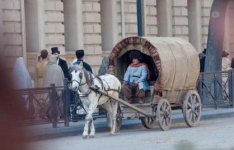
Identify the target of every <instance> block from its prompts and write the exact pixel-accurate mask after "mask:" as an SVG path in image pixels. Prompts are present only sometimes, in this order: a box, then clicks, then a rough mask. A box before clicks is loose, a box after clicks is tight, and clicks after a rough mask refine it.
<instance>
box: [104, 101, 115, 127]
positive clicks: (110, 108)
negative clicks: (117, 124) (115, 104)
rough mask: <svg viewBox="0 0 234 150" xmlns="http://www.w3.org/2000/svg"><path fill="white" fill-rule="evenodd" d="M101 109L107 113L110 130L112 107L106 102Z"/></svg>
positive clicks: (109, 102)
mask: <svg viewBox="0 0 234 150" xmlns="http://www.w3.org/2000/svg"><path fill="white" fill-rule="evenodd" d="M103 108H104V109H105V110H106V111H107V124H108V127H109V128H110V129H112V124H113V122H112V116H113V115H112V106H111V101H110V100H108V101H107V102H106V103H105V104H103Z"/></svg>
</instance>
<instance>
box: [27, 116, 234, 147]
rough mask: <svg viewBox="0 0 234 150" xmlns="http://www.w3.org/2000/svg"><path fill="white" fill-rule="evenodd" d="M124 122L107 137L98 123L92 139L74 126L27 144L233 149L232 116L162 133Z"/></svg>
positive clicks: (104, 126)
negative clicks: (72, 129)
mask: <svg viewBox="0 0 234 150" xmlns="http://www.w3.org/2000/svg"><path fill="white" fill-rule="evenodd" d="M126 122H127V121H125V122H124V123H123V124H124V125H123V128H122V129H121V131H120V132H118V133H117V134H116V135H115V136H109V133H108V128H107V127H106V125H105V123H104V122H102V123H98V125H97V126H98V129H97V133H96V137H95V138H94V139H85V140H84V139H82V137H81V134H82V132H81V130H80V129H77V130H76V131H75V132H74V133H70V134H63V135H62V136H58V137H56V138H54V137H53V138H47V139H43V140H40V141H36V142H32V143H31V145H30V146H31V149H35V150H73V149H77V150H93V149H96V150H110V149H111V150H125V149H126V150H156V149H158V150H174V149H175V150H182V149H183V148H184V149H185V150H190V149H194V150H214V149H215V150H216V149H217V150H234V125H233V123H234V117H228V118H221V119H210V120H203V121H202V122H201V124H200V126H199V127H196V128H188V127H187V126H186V124H185V123H184V122H177V123H173V127H172V129H171V130H169V131H166V132H163V131H160V129H159V128H156V129H153V130H147V129H145V128H144V127H142V126H141V124H140V123H134V124H131V125H129V124H128V123H126ZM78 124H79V125H78ZM76 125H77V128H80V127H81V126H82V125H81V123H76ZM58 130H59V129H58ZM182 147H183V148H182Z"/></svg>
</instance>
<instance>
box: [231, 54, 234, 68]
mask: <svg viewBox="0 0 234 150" xmlns="http://www.w3.org/2000/svg"><path fill="white" fill-rule="evenodd" d="M231 68H232V70H233V69H234V57H233V58H232V60H231Z"/></svg>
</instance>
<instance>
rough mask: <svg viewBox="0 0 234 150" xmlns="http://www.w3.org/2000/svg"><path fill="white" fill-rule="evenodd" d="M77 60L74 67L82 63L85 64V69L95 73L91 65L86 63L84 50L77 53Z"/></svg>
mask: <svg viewBox="0 0 234 150" xmlns="http://www.w3.org/2000/svg"><path fill="white" fill-rule="evenodd" d="M76 58H77V59H75V60H74V61H73V65H75V64H80V62H83V66H84V68H85V69H86V70H87V71H89V72H91V73H93V70H92V68H91V67H90V65H89V64H88V63H86V62H84V50H82V49H80V50H77V51H76Z"/></svg>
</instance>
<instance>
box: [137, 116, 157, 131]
mask: <svg viewBox="0 0 234 150" xmlns="http://www.w3.org/2000/svg"><path fill="white" fill-rule="evenodd" d="M140 119H141V123H142V125H143V126H144V127H145V128H146V129H153V128H155V125H156V117H142V118H140Z"/></svg>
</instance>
